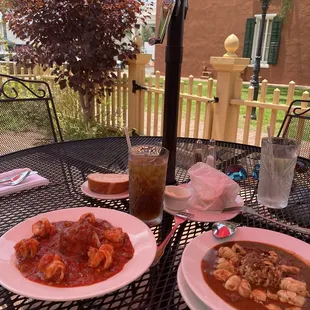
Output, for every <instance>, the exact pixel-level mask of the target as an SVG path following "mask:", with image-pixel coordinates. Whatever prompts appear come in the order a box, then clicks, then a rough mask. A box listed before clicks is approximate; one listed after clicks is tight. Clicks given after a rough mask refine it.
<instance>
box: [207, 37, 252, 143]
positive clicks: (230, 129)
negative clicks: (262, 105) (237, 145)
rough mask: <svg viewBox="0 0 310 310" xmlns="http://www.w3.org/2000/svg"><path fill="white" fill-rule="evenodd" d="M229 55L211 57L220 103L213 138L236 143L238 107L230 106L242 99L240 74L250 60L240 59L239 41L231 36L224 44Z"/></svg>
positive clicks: (217, 105)
mask: <svg viewBox="0 0 310 310" xmlns="http://www.w3.org/2000/svg"><path fill="white" fill-rule="evenodd" d="M224 47H225V49H226V51H227V53H226V54H225V55H224V56H223V57H211V60H210V63H211V65H213V67H214V68H215V70H216V71H217V85H216V96H217V97H218V98H219V102H217V103H215V104H214V117H213V126H212V135H211V137H212V138H214V139H216V140H224V141H231V142H235V141H236V138H237V131H238V118H239V109H240V107H238V106H233V105H231V104H230V100H231V99H240V98H241V92H240V87H236V84H237V83H239V81H240V73H241V72H242V71H243V70H244V69H245V68H246V66H247V65H248V64H249V62H250V59H249V58H239V57H238V56H237V55H236V50H237V49H238V47H239V39H238V38H237V36H235V35H234V34H232V35H230V36H229V37H228V38H227V39H226V40H225V43H224Z"/></svg>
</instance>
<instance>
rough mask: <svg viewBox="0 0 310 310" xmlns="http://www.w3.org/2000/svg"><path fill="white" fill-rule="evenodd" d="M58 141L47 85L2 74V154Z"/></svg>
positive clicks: (58, 131)
mask: <svg viewBox="0 0 310 310" xmlns="http://www.w3.org/2000/svg"><path fill="white" fill-rule="evenodd" d="M59 141H63V138H62V133H61V130H60V125H59V121H58V118H57V114H56V109H55V105H54V101H53V97H52V93H51V89H50V87H49V85H48V83H46V82H44V81H41V80H40V81H39V80H31V79H29V80H26V79H21V78H17V77H14V76H9V75H5V74H0V155H3V154H7V153H11V152H15V151H19V150H22V149H26V148H29V147H34V146H38V145H44V144H49V143H54V142H59Z"/></svg>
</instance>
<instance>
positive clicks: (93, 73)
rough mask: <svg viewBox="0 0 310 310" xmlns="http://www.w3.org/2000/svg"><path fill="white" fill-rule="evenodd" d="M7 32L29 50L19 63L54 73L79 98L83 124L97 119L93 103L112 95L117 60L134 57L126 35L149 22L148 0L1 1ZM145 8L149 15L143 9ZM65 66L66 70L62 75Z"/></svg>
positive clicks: (20, 53) (19, 59) (23, 53)
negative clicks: (20, 40) (50, 70)
mask: <svg viewBox="0 0 310 310" xmlns="http://www.w3.org/2000/svg"><path fill="white" fill-rule="evenodd" d="M0 1H1V0H0ZM1 3H2V6H5V13H4V17H5V20H6V21H7V22H8V24H9V28H10V29H11V30H12V31H13V33H14V34H15V35H16V36H17V37H18V38H20V39H22V40H26V41H27V45H26V46H25V47H24V48H22V49H20V51H19V53H18V61H19V62H22V63H23V64H25V65H26V66H33V65H35V64H41V65H43V68H44V69H47V68H53V70H52V75H55V81H56V82H57V83H59V85H60V88H61V89H63V88H65V87H67V86H69V87H72V88H73V89H74V90H75V91H77V92H78V93H79V98H80V102H81V106H82V108H83V111H84V115H85V120H87V121H91V120H93V117H94V97H95V96H96V95H97V96H98V97H99V98H100V96H103V95H104V90H105V89H108V90H111V87H112V86H113V83H114V78H115V75H114V74H113V70H114V68H115V66H116V59H117V58H118V59H120V60H126V59H132V58H134V57H135V54H136V52H137V49H136V46H135V44H134V43H132V42H128V41H126V42H125V41H124V40H123V39H124V38H125V36H126V31H128V30H131V29H133V28H134V27H135V26H136V24H137V21H138V18H141V20H142V22H145V19H146V18H147V17H148V16H149V10H148V8H149V6H148V5H147V4H145V3H144V0H118V1H115V0H27V1H20V0H17V1H16V0H2V2H1ZM145 8H146V9H145ZM63 64H65V68H66V70H61V65H63Z"/></svg>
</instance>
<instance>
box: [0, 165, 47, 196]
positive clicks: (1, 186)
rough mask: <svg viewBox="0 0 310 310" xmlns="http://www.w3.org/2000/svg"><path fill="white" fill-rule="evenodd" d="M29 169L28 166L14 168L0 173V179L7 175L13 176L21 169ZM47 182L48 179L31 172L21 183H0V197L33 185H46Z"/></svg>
mask: <svg viewBox="0 0 310 310" xmlns="http://www.w3.org/2000/svg"><path fill="white" fill-rule="evenodd" d="M27 170H31V169H29V168H22V169H14V170H11V171H7V172H3V173H0V179H4V178H6V177H9V176H14V175H16V174H18V173H21V172H23V171H27ZM47 184H49V180H47V179H46V178H43V177H41V176H40V175H38V174H33V175H30V176H28V177H27V178H26V179H25V180H24V181H23V182H22V183H20V184H18V185H15V186H12V185H8V184H7V183H0V197H2V196H5V195H9V194H12V193H18V192H21V191H24V190H27V189H31V188H34V187H38V186H42V185H47Z"/></svg>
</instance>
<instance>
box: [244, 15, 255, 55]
mask: <svg viewBox="0 0 310 310" xmlns="http://www.w3.org/2000/svg"><path fill="white" fill-rule="evenodd" d="M254 29H255V18H248V19H247V21H246V27H245V36H244V46H243V57H244V58H251V56H252V47H253V38H254Z"/></svg>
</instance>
